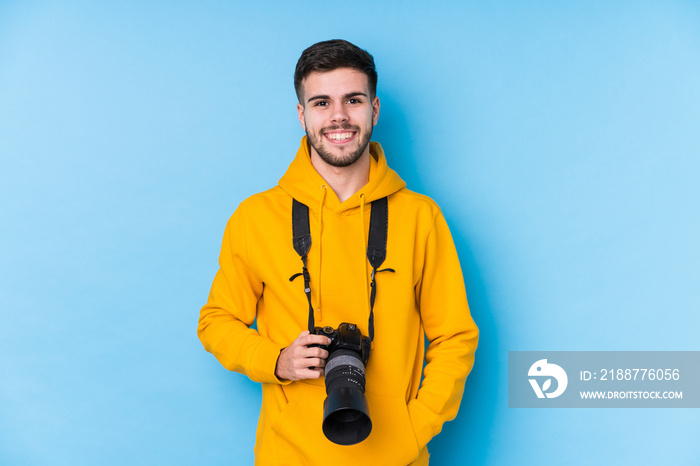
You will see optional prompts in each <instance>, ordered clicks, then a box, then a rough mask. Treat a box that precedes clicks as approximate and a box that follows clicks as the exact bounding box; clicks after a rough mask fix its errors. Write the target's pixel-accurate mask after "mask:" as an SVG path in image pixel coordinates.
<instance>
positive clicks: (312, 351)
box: [306, 346, 328, 359]
mask: <svg viewBox="0 0 700 466" xmlns="http://www.w3.org/2000/svg"><path fill="white" fill-rule="evenodd" d="M306 357H308V358H321V359H327V358H328V351H326V350H324V349H323V348H319V347H318V346H314V347H313V348H307V349H306Z"/></svg>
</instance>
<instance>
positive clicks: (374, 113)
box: [372, 96, 379, 126]
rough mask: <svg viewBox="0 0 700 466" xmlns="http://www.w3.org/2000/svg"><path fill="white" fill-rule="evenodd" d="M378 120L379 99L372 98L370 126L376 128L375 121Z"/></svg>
mask: <svg viewBox="0 0 700 466" xmlns="http://www.w3.org/2000/svg"><path fill="white" fill-rule="evenodd" d="M378 119H379V97H376V96H375V97H374V100H373V101H372V126H377V120H378Z"/></svg>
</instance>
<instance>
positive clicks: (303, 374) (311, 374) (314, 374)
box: [297, 369, 323, 380]
mask: <svg viewBox="0 0 700 466" xmlns="http://www.w3.org/2000/svg"><path fill="white" fill-rule="evenodd" d="M322 375H323V370H321V369H300V370H299V371H297V377H299V380H301V379H318V378H319V377H321V376H322Z"/></svg>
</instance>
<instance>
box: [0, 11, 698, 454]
mask: <svg viewBox="0 0 700 466" xmlns="http://www.w3.org/2000/svg"><path fill="white" fill-rule="evenodd" d="M336 37H342V38H345V39H348V40H350V41H352V42H355V43H357V44H358V45H360V46H361V47H363V48H366V49H368V50H369V51H370V52H371V53H372V54H373V55H374V57H375V59H376V61H377V65H378V71H379V89H378V95H379V97H380V99H381V103H382V109H381V116H380V119H379V126H378V127H377V128H376V130H375V136H374V139H375V140H378V141H380V142H381V143H382V144H383V146H384V149H385V151H386V152H387V154H388V159H389V163H390V165H391V166H392V167H393V168H395V169H396V170H397V171H398V172H399V173H400V174H401V176H402V177H403V178H404V179H405V180H406V181H407V182H408V186H409V188H411V189H413V190H415V191H419V192H423V193H426V194H428V195H430V196H431V197H433V198H434V199H435V200H436V201H437V202H438V203H439V204H440V205H441V206H442V207H443V210H444V212H445V215H446V217H447V220H448V222H449V224H450V226H451V229H452V232H453V235H454V238H455V241H456V244H457V247H458V250H459V253H460V258H461V262H462V266H463V269H464V274H465V281H466V285H467V292H468V295H469V298H470V304H471V307H472V313H473V316H474V318H475V320H476V322H477V323H478V325H479V327H480V328H481V331H482V336H481V341H480V346H479V349H478V352H477V362H476V367H475V369H474V371H473V373H472V375H471V376H470V378H469V380H468V382H467V387H466V391H465V397H464V400H463V402H462V406H461V410H460V413H459V416H458V417H457V419H456V420H455V421H453V422H450V423H448V424H446V425H445V427H444V429H443V432H442V433H441V434H440V435H439V436H438V437H437V438H436V439H434V440H433V441H432V442H431V443H430V449H431V452H432V457H431V465H435V466H438V465H455V464H460V465H461V464H476V465H513V464H520V465H531V464H532V465H543V464H544V465H555V464H570V465H589V464H644V465H655V464H671V463H673V464H676V465H695V464H698V463H699V462H700V444H699V443H698V442H697V433H698V431H699V430H700V415H699V414H698V411H697V410H692V409H608V410H604V409H579V410H576V409H556V410H554V409H552V410H548V409H508V408H507V353H508V351H509V350H510V351H513V350H541V351H546V350H698V349H700V348H698V330H699V329H700V313H699V312H698V310H699V309H700V291H699V290H700V286H699V285H700V266H698V264H699V263H700V217H699V215H698V210H699V209H698V203H699V201H700V183H698V176H699V175H700V161H699V155H700V154H699V152H700V130H699V127H700V5H699V4H698V3H697V2H690V1H634V2H632V1H630V2H607V1H588V2H577V3H573V2H571V3H565V2H561V3H560V2H549V1H541V2H525V1H522V2H518V1H512V2H506V1H494V2H456V1H454V2H424V1H420V2H410V1H403V2H397V1H385V2H381V3H379V2H367V1H356V2H353V3H352V4H333V3H328V2H318V1H309V2H303V3H294V4H291V2H290V4H289V5H288V4H286V3H284V4H283V3H281V2H280V3H273V2H264V1H262V2H258V3H257V4H256V5H254V6H253V4H251V3H249V2H237V3H233V2H223V1H203V2H197V3H195V2H183V1H180V2H177V1H174V2H155V1H154V2H136V1H123V2H114V4H112V3H110V4H109V5H107V4H100V5H97V4H95V3H93V2H87V1H85V2H80V1H63V2H58V1H25V2H12V1H10V2H8V1H4V2H2V3H0V311H1V312H0V463H1V464H3V465H5V464H7V465H92V464H115V465H124V464H144V465H173V464H182V465H194V464H207V465H223V464H252V459H253V454H252V449H253V443H254V437H255V425H256V421H257V417H258V412H259V403H260V389H259V386H258V385H256V384H254V383H252V382H251V381H249V380H248V379H246V378H245V377H244V376H241V375H239V374H235V373H229V372H227V371H226V370H224V369H223V368H221V366H219V365H218V363H217V362H216V360H215V359H214V358H213V357H212V356H211V355H209V354H208V353H206V352H205V351H204V350H203V349H202V347H201V345H200V343H199V341H198V340H197V337H196V334H195V329H196V324H197V318H198V314H199V308H200V307H201V306H202V305H203V304H204V302H205V300H206V297H207V294H208V291H209V286H210V284H211V280H212V279H213V276H214V274H215V272H216V269H217V258H218V252H219V247H220V244H221V235H222V233H223V229H224V225H225V223H226V221H227V219H228V217H229V215H230V214H231V213H232V212H233V210H234V209H235V208H236V206H237V205H238V203H239V202H240V201H241V200H243V199H244V198H245V197H247V196H249V195H250V194H252V193H255V192H258V191H262V190H264V189H267V188H269V187H271V186H273V185H274V184H276V182H277V180H278V179H279V177H280V176H281V175H282V174H283V172H284V170H285V169H286V167H287V165H288V163H289V161H290V160H291V158H292V156H293V154H294V152H295V151H296V149H297V147H298V143H299V138H300V137H301V136H302V134H303V133H302V131H301V128H300V127H299V123H298V121H297V117H296V110H295V104H296V101H295V95H294V92H293V86H292V73H293V69H294V65H295V63H296V60H297V59H298V57H299V54H300V53H301V51H302V50H303V49H304V48H306V47H307V46H309V45H311V44H312V43H314V42H317V41H319V40H324V39H329V38H336Z"/></svg>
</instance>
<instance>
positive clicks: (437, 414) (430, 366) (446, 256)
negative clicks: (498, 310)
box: [408, 211, 479, 448]
mask: <svg viewBox="0 0 700 466" xmlns="http://www.w3.org/2000/svg"><path fill="white" fill-rule="evenodd" d="M418 294H419V295H418V302H419V303H420V313H421V321H422V323H423V326H424V329H425V333H426V336H427V338H428V341H429V345H428V348H427V351H426V362H427V364H426V366H425V368H424V370H423V376H424V378H423V382H422V383H421V388H420V390H419V391H418V395H417V397H416V399H413V400H411V401H410V402H409V405H408V410H409V415H410V417H411V421H412V423H413V428H414V431H415V434H416V440H417V442H418V444H419V447H421V448H422V447H423V446H424V445H426V444H427V443H428V442H429V441H430V439H431V438H432V437H433V436H435V435H437V434H438V433H439V432H440V431H441V430H442V425H443V423H445V422H446V421H450V420H452V419H454V418H455V416H457V411H458V410H459V404H460V401H461V399H462V394H463V392H464V384H465V381H466V379H467V375H468V374H469V372H470V371H471V369H472V367H473V365H474V353H475V351H476V347H477V343H478V336H479V330H478V329H477V327H476V324H475V323H474V320H473V319H472V317H471V314H470V313H469V305H468V304H467V296H466V291H465V289H464V279H463V277H462V270H461V267H460V265H459V259H458V257H457V251H456V249H455V246H454V242H453V240H452V236H451V235H450V231H449V229H448V227H447V223H446V222H445V219H444V217H443V215H442V213H441V212H439V211H438V213H437V215H436V216H435V219H434V223H433V228H432V230H431V232H430V234H429V235H428V238H427V241H426V247H425V262H424V266H423V275H422V279H421V282H420V286H419V287H418Z"/></svg>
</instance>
